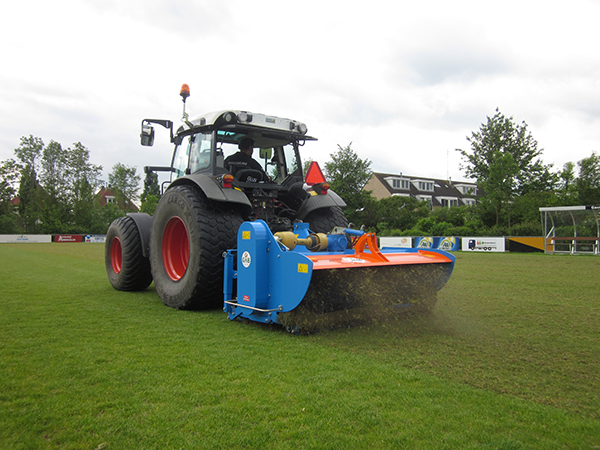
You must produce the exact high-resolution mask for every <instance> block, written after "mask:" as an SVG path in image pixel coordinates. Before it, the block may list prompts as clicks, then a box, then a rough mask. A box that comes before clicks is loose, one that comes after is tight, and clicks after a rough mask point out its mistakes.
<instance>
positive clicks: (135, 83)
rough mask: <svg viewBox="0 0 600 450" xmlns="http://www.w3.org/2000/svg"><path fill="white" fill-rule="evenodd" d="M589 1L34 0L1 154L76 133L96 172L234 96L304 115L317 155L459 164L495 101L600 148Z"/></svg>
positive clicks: (13, 57)
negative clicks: (183, 91)
mask: <svg viewBox="0 0 600 450" xmlns="http://www.w3.org/2000/svg"><path fill="white" fill-rule="evenodd" d="M599 23H600V2H598V1H591V0H571V1H569V2H565V1H555V0H550V1H549V0H544V1H542V0H535V1H533V0H531V1H528V0H519V1H513V0H503V1H496V2H488V1H465V0H455V1H444V0H434V1H420V2H417V1H414V0H412V1H404V0H394V1H392V0H388V1H378V0H373V1H370V2H365V1H360V2H359V1H354V0H345V1H329V0H320V1H313V0H304V1H301V2H289V1H282V0H279V1H277V0H273V1H266V0H265V1H263V0H254V1H242V0H232V1H230V0H195V1H194V0H179V1H174V0H143V1H142V0H127V1H126V0H122V1H118V0H102V1H97V0H79V1H77V0H73V1H68V0H54V1H47V0H30V1H20V2H17V1H13V2H4V3H3V6H2V10H1V14H0V64H1V69H0V112H1V115H0V119H1V120H0V160H5V159H7V158H12V157H13V156H14V153H13V151H14V149H15V148H16V147H18V145H19V142H20V137H21V136H28V135H30V134H32V135H34V136H37V137H40V138H42V139H43V140H44V142H45V143H48V142H49V141H50V140H55V141H57V142H60V143H61V144H62V145H63V146H65V147H68V146H71V145H72V144H73V143H74V142H81V143H82V144H83V145H85V146H86V147H87V148H89V150H90V151H91V161H92V162H93V163H94V164H101V165H102V166H103V167H104V169H105V170H104V176H105V179H106V177H107V175H108V173H109V172H110V170H111V168H112V166H113V165H114V164H115V163H117V162H121V163H123V164H127V165H134V166H137V167H138V170H139V172H141V170H142V167H143V166H144V165H165V164H168V163H169V162H170V156H171V152H172V147H171V145H170V144H169V142H168V136H167V132H166V131H164V130H162V129H161V130H157V137H156V140H155V146H154V147H152V148H147V147H141V146H140V144H139V132H140V122H141V120H142V119H144V118H156V119H170V120H173V121H175V122H176V123H179V120H180V118H181V109H182V103H181V98H180V97H179V88H180V86H181V84H182V83H187V84H189V85H190V88H191V93H192V96H191V97H190V98H189V99H188V112H189V113H190V114H191V115H193V114H200V113H204V112H208V111H214V110H221V109H241V110H248V111H253V112H260V113H265V114H270V115H276V116H281V117H287V118H290V119H295V120H299V121H302V122H305V123H306V124H307V126H308V130H309V134H310V135H312V136H315V137H317V138H318V139H319V141H317V142H315V143H309V144H307V145H306V146H305V147H304V157H311V158H313V159H314V160H316V161H318V162H320V163H324V162H325V161H327V160H328V159H329V155H330V154H331V153H333V152H335V151H336V150H337V146H338V144H339V145H342V146H346V145H348V144H349V143H350V142H352V148H353V149H354V150H355V151H356V152H357V153H358V155H359V156H360V157H361V158H368V159H370V160H371V161H372V166H371V168H372V169H373V170H374V171H377V172H388V173H404V174H407V175H413V176H426V177H436V178H446V177H447V176H450V177H451V178H452V179H453V180H465V177H464V175H463V172H462V171H461V170H460V168H459V164H460V157H459V154H458V153H457V152H456V151H455V149H456V148H463V149H466V148H468V147H469V144H468V142H467V141H466V137H467V136H468V135H470V134H471V132H473V131H476V130H478V129H479V127H480V125H481V124H482V123H484V122H486V121H487V119H486V118H487V116H492V115H494V113H495V110H496V108H499V109H500V111H501V112H502V113H503V114H505V115H506V116H508V117H513V118H514V121H515V122H517V123H520V122H522V121H525V122H527V124H528V126H529V131H530V132H531V133H532V135H533V137H534V138H535V139H536V140H537V141H538V146H539V148H542V149H544V152H543V160H544V162H545V163H553V164H554V167H555V169H560V168H562V166H563V164H564V163H565V162H567V161H573V162H576V161H578V160H580V159H582V158H584V157H588V156H590V155H591V154H592V152H593V151H599V150H600V145H599V143H600V51H599V49H598V46H599V44H600V26H599Z"/></svg>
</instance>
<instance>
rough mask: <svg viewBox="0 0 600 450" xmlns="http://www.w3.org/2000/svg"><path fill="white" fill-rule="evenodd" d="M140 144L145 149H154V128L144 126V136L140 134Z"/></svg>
mask: <svg viewBox="0 0 600 450" xmlns="http://www.w3.org/2000/svg"><path fill="white" fill-rule="evenodd" d="M140 143H141V144H142V145H143V146H144V147H152V146H153V145H154V127H152V126H150V125H144V124H142V134H140Z"/></svg>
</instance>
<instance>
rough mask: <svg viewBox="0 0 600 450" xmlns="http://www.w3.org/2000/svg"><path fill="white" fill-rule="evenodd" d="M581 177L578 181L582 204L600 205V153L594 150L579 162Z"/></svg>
mask: <svg viewBox="0 0 600 450" xmlns="http://www.w3.org/2000/svg"><path fill="white" fill-rule="evenodd" d="M577 165H578V166H579V177H578V178H577V181H576V186H577V197H578V199H579V203H580V204H582V205H600V155H597V154H596V152H592V155H591V156H589V157H588V158H583V159H582V160H581V161H579V162H578V163H577Z"/></svg>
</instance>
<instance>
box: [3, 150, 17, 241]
mask: <svg viewBox="0 0 600 450" xmlns="http://www.w3.org/2000/svg"><path fill="white" fill-rule="evenodd" d="M20 171H21V167H20V166H19V165H18V164H17V163H16V162H15V161H14V160H13V159H7V160H6V161H2V163H1V164H0V234H15V233H19V232H20V227H19V224H18V221H17V215H16V214H15V210H16V208H15V206H14V205H13V203H12V200H13V199H14V198H15V195H16V193H17V189H16V186H17V185H18V181H19V177H20Z"/></svg>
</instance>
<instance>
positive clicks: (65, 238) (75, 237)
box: [52, 234, 83, 242]
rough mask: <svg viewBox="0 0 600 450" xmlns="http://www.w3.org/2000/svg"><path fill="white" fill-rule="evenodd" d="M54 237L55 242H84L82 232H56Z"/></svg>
mask: <svg viewBox="0 0 600 450" xmlns="http://www.w3.org/2000/svg"><path fill="white" fill-rule="evenodd" d="M52 238H53V240H54V242H83V236H82V235H80V234H55V235H54V236H52Z"/></svg>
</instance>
